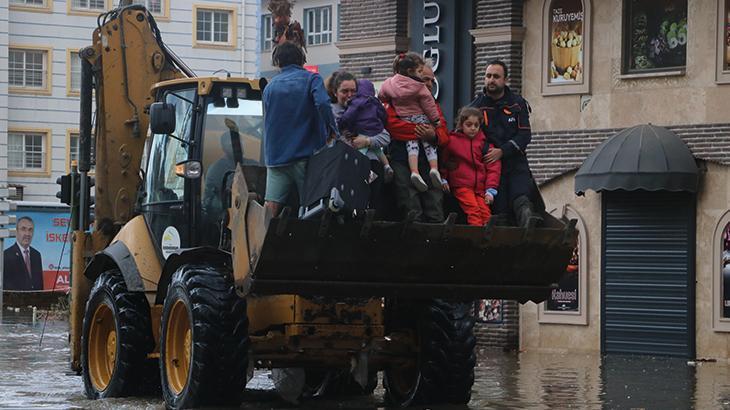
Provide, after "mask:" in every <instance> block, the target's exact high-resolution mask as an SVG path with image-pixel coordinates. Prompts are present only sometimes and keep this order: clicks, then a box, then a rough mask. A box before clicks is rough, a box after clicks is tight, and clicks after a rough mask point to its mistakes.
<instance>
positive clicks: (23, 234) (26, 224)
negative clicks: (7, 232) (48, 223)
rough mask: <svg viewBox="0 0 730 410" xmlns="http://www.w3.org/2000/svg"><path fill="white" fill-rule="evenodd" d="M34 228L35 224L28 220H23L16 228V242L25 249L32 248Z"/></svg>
mask: <svg viewBox="0 0 730 410" xmlns="http://www.w3.org/2000/svg"><path fill="white" fill-rule="evenodd" d="M33 228H34V226H33V222H31V221H29V220H27V219H21V220H20V221H18V224H17V226H16V227H15V229H16V233H15V241H16V242H18V244H19V245H20V246H22V247H23V248H27V247H29V246H30V242H31V241H32V240H33Z"/></svg>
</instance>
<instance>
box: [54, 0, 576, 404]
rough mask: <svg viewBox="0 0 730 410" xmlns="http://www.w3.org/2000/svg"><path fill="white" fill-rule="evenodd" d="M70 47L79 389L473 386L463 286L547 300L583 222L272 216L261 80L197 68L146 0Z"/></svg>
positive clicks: (424, 398) (222, 395)
mask: <svg viewBox="0 0 730 410" xmlns="http://www.w3.org/2000/svg"><path fill="white" fill-rule="evenodd" d="M80 56H81V58H82V82H81V98H80V100H81V115H80V155H79V165H78V172H72V173H71V174H69V175H67V176H64V177H63V178H64V182H65V183H64V184H63V195H62V196H63V197H64V198H66V199H67V201H68V202H70V204H71V208H72V219H73V223H74V226H73V230H74V232H73V238H72V245H73V252H72V290H71V317H70V327H71V338H70V340H71V361H72V363H71V366H72V368H73V369H75V370H76V371H78V372H80V373H81V374H82V376H83V380H84V386H85V391H86V395H87V396H88V397H89V398H106V397H118V396H126V395H134V394H136V393H138V392H139V391H140V389H141V388H143V387H146V386H150V385H155V384H157V385H159V386H161V390H162V393H163V395H164V399H165V402H166V404H167V406H169V407H171V408H187V407H195V406H199V405H238V404H239V403H240V402H241V401H242V400H243V395H244V390H245V385H246V382H247V380H248V379H249V378H250V377H251V376H250V375H251V374H252V372H253V369H255V368H270V369H275V370H276V369H286V371H287V372H288V373H287V374H290V375H298V379H297V380H299V383H298V384H296V383H295V387H294V390H295V395H301V396H303V395H307V394H328V393H329V392H338V393H348V394H367V393H369V392H372V390H373V389H374V387H375V383H377V380H378V378H377V372H379V371H383V372H384V374H383V380H384V387H385V389H386V397H387V399H388V401H389V402H390V403H392V404H394V405H398V406H404V405H408V404H411V403H424V404H436V403H466V402H468V401H469V399H470V395H471V387H472V384H473V382H474V366H475V353H474V347H475V337H474V332H473V327H474V319H473V318H472V314H471V310H472V306H473V304H472V303H470V302H469V301H470V300H474V299H476V298H503V299H515V300H519V301H521V302H526V301H529V300H532V301H536V302H540V301H543V300H545V299H546V297H547V295H548V292H549V289H550V288H551V287H554V286H555V284H556V283H557V282H558V281H559V280H560V278H561V276H562V274H563V272H564V271H565V267H566V265H567V263H568V261H569V259H570V257H571V254H572V250H573V248H574V247H575V245H576V241H577V235H576V232H575V222H574V221H573V222H570V221H567V220H558V219H555V218H552V217H550V216H546V220H545V223H544V224H543V225H541V226H540V227H538V228H534V229H533V228H529V229H522V228H518V227H511V226H499V225H496V224H492V225H489V226H487V227H485V228H480V227H472V226H466V225H461V224H457V223H455V219H454V217H453V215H452V216H450V217H449V218H447V220H446V222H445V223H443V224H428V223H420V222H416V221H414V220H413V218H406V220H405V221H397V222H394V221H381V220H376V219H375V218H374V217H373V214H372V213H370V212H365V213H362V214H361V215H359V216H357V217H348V218H347V220H345V221H344V222H343V221H342V218H339V217H338V215H336V214H335V213H334V212H332V211H330V210H327V211H325V212H323V213H322V214H321V215H320V216H318V217H316V218H309V219H299V218H296V217H295V214H296V212H287V211H285V212H284V213H283V214H282V215H281V216H279V217H276V218H272V217H271V215H270V214H267V212H266V211H265V208H264V207H263V206H262V199H261V198H263V192H264V189H265V187H264V185H265V172H266V168H265V167H264V166H263V164H262V158H263V155H262V104H261V94H262V89H263V88H264V87H265V85H266V81H265V80H264V79H260V80H257V79H244V78H229V77H226V78H218V77H196V76H195V75H194V73H193V72H192V70H190V69H189V68H188V67H187V66H186V65H185V64H184V63H183V62H182V61H181V60H180V59H179V58H178V57H177V56H175V54H174V53H172V52H171V50H170V49H168V48H167V47H166V46H165V44H164V43H163V42H162V38H161V35H160V32H159V29H158V28H157V26H156V24H155V20H154V18H153V17H152V15H151V14H150V13H149V12H148V11H147V10H146V9H145V8H144V7H143V6H140V5H127V6H122V7H119V8H117V9H115V10H112V11H110V12H108V13H106V14H104V15H102V16H100V19H99V27H98V28H97V29H96V30H95V31H94V33H93V44H92V45H91V46H89V47H87V48H85V49H83V50H81V52H80ZM94 101H95V115H93V114H92V112H93V109H92V108H93V107H92V103H93V102H94ZM92 135H93V137H92ZM92 145H93V147H92ZM92 148H93V150H92ZM92 151H93V153H92ZM92 154H93V155H92ZM92 163H93V164H95V181H94V183H93V187H94V192H93V201H94V205H93V207H92V206H91V204H90V202H91V198H92V196H91V195H90V193H91V187H92V182H91V179H90V178H89V176H88V172H89V169H90V166H91V164H92ZM92 209H93V217H94V219H93V229H90V226H91V225H92V224H91V223H90V219H91V210H92ZM297 389H298V390H297Z"/></svg>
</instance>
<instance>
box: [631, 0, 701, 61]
mask: <svg viewBox="0 0 730 410" xmlns="http://www.w3.org/2000/svg"><path fill="white" fill-rule="evenodd" d="M624 18H625V20H624V25H623V36H624V47H623V56H624V66H623V71H624V73H626V74H634V73H649V72H663V71H669V72H671V71H677V70H683V69H684V67H685V65H686V62H687V42H688V32H687V0H625V1H624Z"/></svg>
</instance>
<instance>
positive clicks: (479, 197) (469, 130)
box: [441, 107, 502, 226]
mask: <svg viewBox="0 0 730 410" xmlns="http://www.w3.org/2000/svg"><path fill="white" fill-rule="evenodd" d="M481 116H482V113H481V111H480V110H479V109H478V108H474V107H464V108H462V109H461V110H459V116H458V121H457V125H456V131H454V132H452V133H451V134H450V135H449V137H450V138H449V143H448V144H447V145H446V146H445V147H442V150H441V163H442V169H441V175H443V177H444V179H443V181H442V184H443V185H442V186H443V189H444V191H451V193H452V194H453V195H454V197H455V198H456V200H457V201H459V205H460V206H461V209H463V210H464V213H465V214H466V220H467V223H468V224H469V225H477V226H483V225H486V224H487V222H489V219H490V218H491V216H492V211H491V210H490V208H489V205H491V204H492V203H493V202H494V197H495V196H497V187H498V186H499V177H500V174H501V172H502V163H501V161H495V162H492V163H490V164H484V162H483V161H482V150H483V149H484V146H485V145H486V144H488V142H487V138H486V137H485V136H484V133H482V131H481ZM492 148H493V146H492V145H491V144H489V149H492Z"/></svg>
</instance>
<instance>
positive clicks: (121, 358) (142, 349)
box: [81, 269, 159, 399]
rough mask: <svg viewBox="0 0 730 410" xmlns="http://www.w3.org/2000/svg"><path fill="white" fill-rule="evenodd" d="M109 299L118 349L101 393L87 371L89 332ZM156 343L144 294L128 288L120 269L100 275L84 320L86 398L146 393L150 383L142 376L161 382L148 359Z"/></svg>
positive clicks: (82, 351) (83, 371)
mask: <svg viewBox="0 0 730 410" xmlns="http://www.w3.org/2000/svg"><path fill="white" fill-rule="evenodd" d="M107 298H108V301H109V302H111V303H112V304H113V305H114V306H113V309H112V311H113V312H114V314H115V321H116V324H117V329H118V330H117V340H118V344H119V349H118V352H117V360H116V364H115V369H114V372H113V374H112V378H111V380H110V382H109V385H108V386H107V388H106V389H105V390H104V391H101V392H99V391H97V390H96V389H95V388H94V386H93V384H92V383H91V379H90V376H89V374H88V368H89V366H88V357H87V352H88V335H89V330H90V326H91V323H90V321H91V319H92V318H93V314H94V311H95V310H96V307H97V306H98V304H99V303H101V302H103V301H104V300H105V299H107ZM154 346H155V343H154V340H153V337H152V322H151V319H150V307H149V304H148V303H147V299H146V298H145V296H144V293H142V292H130V291H129V290H127V285H126V283H125V282H124V278H123V277H122V274H121V272H120V271H119V270H118V269H112V270H109V271H106V272H104V273H102V274H101V275H99V277H98V278H97V279H96V281H95V282H94V286H93V287H92V289H91V292H90V293H89V300H88V301H87V303H86V311H85V314H84V322H83V339H82V350H81V355H82V358H81V363H82V369H83V370H82V375H83V380H84V390H85V393H86V397H88V398H90V399H99V398H107V397H127V396H134V395H139V394H143V393H146V391H147V389H148V388H150V385H149V384H147V385H144V386H141V385H140V383H139V380H140V379H147V380H152V381H153V384H155V382H159V379H158V378H156V377H155V376H154V373H153V374H152V375H150V371H149V370H150V366H149V365H148V360H147V353H149V352H151V351H152V350H153V349H154ZM150 376H152V377H150ZM152 387H154V386H152Z"/></svg>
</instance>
